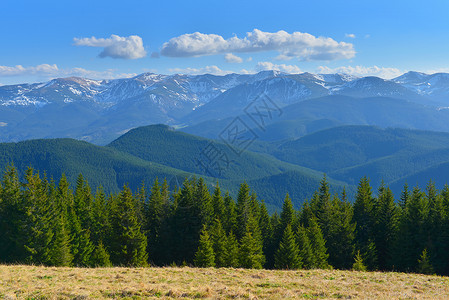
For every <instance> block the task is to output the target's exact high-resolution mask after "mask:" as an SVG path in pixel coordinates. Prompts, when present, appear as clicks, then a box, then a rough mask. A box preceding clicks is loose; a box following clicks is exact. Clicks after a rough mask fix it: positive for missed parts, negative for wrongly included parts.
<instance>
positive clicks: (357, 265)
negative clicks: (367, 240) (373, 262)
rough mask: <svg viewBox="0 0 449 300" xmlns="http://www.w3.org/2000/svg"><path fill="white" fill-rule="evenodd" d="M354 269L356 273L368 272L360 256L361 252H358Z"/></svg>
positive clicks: (353, 265)
mask: <svg viewBox="0 0 449 300" xmlns="http://www.w3.org/2000/svg"><path fill="white" fill-rule="evenodd" d="M352 269H353V270H354V271H366V266H365V265H364V264H363V258H362V256H361V255H360V250H359V251H357V253H356V255H355V257H354V263H353V264H352Z"/></svg>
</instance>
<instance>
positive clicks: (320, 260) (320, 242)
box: [307, 218, 329, 269]
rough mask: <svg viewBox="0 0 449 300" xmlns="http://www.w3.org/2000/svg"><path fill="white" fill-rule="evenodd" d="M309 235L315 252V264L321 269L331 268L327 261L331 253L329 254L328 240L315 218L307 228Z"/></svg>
mask: <svg viewBox="0 0 449 300" xmlns="http://www.w3.org/2000/svg"><path fill="white" fill-rule="evenodd" d="M307 235H308V237H309V240H310V246H311V247H312V252H313V266H314V267H315V268H319V269H326V268H329V264H328V262H327V259H328V257H329V254H327V248H326V241H325V240H324V238H323V233H322V232H321V229H320V227H319V225H318V221H317V220H316V219H315V218H313V219H312V220H310V226H309V227H308V228H307Z"/></svg>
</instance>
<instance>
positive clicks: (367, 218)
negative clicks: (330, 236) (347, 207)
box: [353, 177, 377, 270]
mask: <svg viewBox="0 0 449 300" xmlns="http://www.w3.org/2000/svg"><path fill="white" fill-rule="evenodd" d="M374 213H375V208H374V198H373V196H372V191H371V186H370V183H369V179H368V178H367V177H363V178H362V179H361V180H360V182H359V186H358V189H357V195H356V200H355V202H354V214H353V222H354V223H355V224H356V238H355V242H356V248H357V249H358V250H360V253H361V255H362V257H363V259H364V261H365V264H366V265H367V267H368V269H370V270H374V269H376V268H377V254H376V251H375V250H376V249H375V244H374V221H375V216H374Z"/></svg>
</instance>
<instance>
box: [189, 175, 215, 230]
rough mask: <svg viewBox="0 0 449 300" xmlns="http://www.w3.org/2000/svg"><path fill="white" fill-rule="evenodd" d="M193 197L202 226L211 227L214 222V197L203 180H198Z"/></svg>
mask: <svg viewBox="0 0 449 300" xmlns="http://www.w3.org/2000/svg"><path fill="white" fill-rule="evenodd" d="M193 197H194V205H195V207H197V211H198V214H199V216H200V218H201V224H206V225H207V226H209V225H210V224H212V221H213V215H214V207H213V204H212V197H211V196H210V193H209V190H208V188H207V185H206V183H205V182H204V179H203V178H200V179H199V180H198V183H197V185H196V188H195V192H194V195H193Z"/></svg>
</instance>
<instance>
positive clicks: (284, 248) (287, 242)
mask: <svg viewBox="0 0 449 300" xmlns="http://www.w3.org/2000/svg"><path fill="white" fill-rule="evenodd" d="M274 266H275V268H277V269H290V270H295V269H299V268H300V267H301V260H300V256H299V248H298V245H297V244H296V242H295V238H294V235H293V232H292V228H291V225H290V224H289V225H287V227H286V228H285V231H284V234H283V236H282V239H281V242H280V244H279V248H278V250H277V251H276V254H275V264H274Z"/></svg>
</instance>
